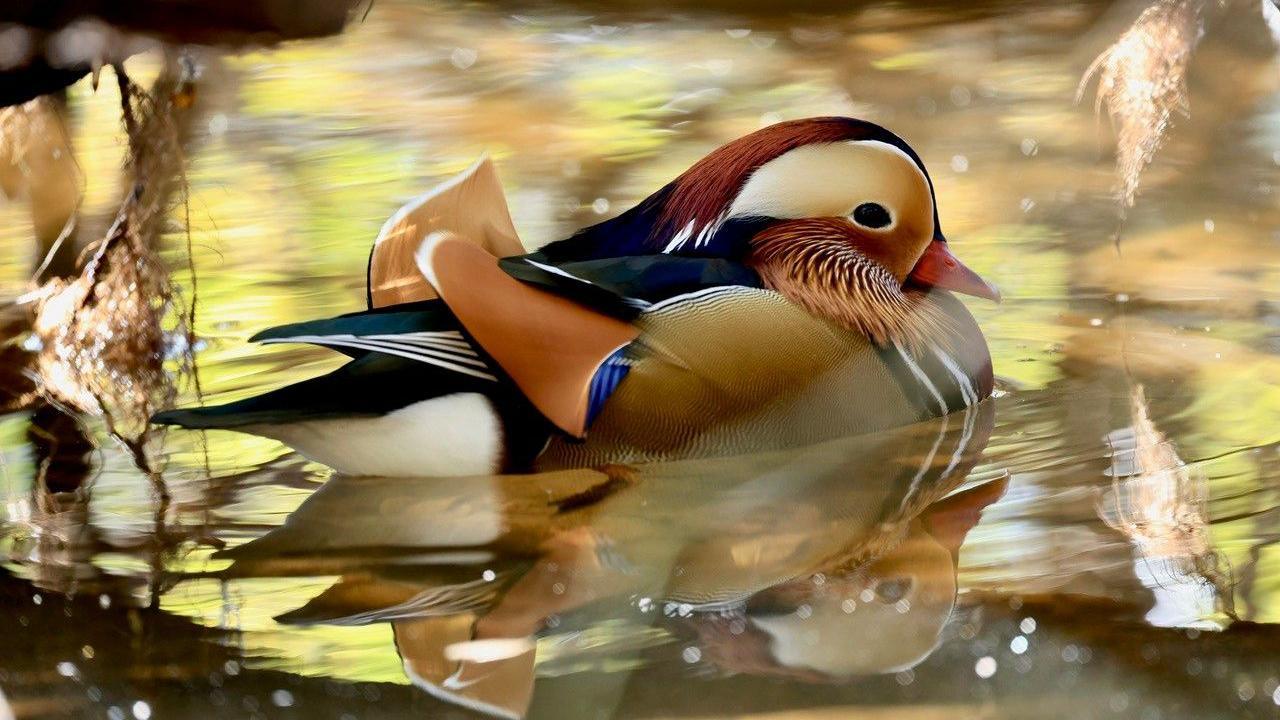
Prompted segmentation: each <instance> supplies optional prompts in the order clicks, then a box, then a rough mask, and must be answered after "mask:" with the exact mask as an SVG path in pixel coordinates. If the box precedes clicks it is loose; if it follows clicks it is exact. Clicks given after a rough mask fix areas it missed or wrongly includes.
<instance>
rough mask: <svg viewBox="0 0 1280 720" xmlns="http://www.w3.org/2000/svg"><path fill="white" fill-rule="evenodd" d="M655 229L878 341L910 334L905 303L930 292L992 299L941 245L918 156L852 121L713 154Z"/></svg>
mask: <svg viewBox="0 0 1280 720" xmlns="http://www.w3.org/2000/svg"><path fill="white" fill-rule="evenodd" d="M717 208H718V209H717ZM677 227H679V228H680V229H679V230H674V229H675V228H677ZM655 228H657V229H658V231H659V232H660V233H663V232H665V233H667V234H670V233H672V232H673V231H674V234H672V235H671V240H670V241H668V243H667V247H666V248H665V250H666V251H667V252H672V253H677V254H686V253H688V254H704V253H706V254H713V255H714V254H721V253H722V252H723V253H724V254H733V255H743V254H745V256H746V257H747V259H748V262H749V263H750V264H751V265H753V266H754V267H755V268H756V269H757V270H758V271H759V272H760V274H761V276H762V277H763V278H764V280H765V282H766V284H768V285H769V286H771V287H773V288H774V289H776V290H778V291H780V292H782V293H783V294H785V295H787V296H788V297H790V298H791V299H792V300H794V301H796V302H799V303H800V304H802V305H804V306H806V307H807V308H809V309H810V310H811V311H812V312H815V313H816V314H818V315H822V316H825V317H828V318H829V319H831V320H834V321H836V322H838V323H840V324H842V325H845V326H848V327H852V328H855V329H858V330H861V331H863V332H865V333H867V334H868V335H869V336H870V337H871V338H872V339H874V340H875V341H877V342H881V343H884V342H888V341H892V340H899V339H907V340H910V339H911V338H910V337H909V336H910V334H911V332H912V328H913V327H918V326H919V324H918V323H913V322H912V321H913V319H914V318H913V317H912V315H914V314H915V313H916V312H917V310H916V309H915V308H916V306H917V305H918V303H914V302H912V299H913V297H915V296H917V295H918V294H919V293H920V292H923V291H927V290H928V289H930V288H941V289H947V290H954V291H957V292H961V293H967V294H970V295H975V296H977V297H983V298H988V299H991V300H997V301H998V300H999V298H1000V295H999V293H998V291H997V290H996V289H995V288H994V287H992V286H991V285H990V284H988V283H987V282H986V281H984V280H983V279H982V278H980V277H979V276H978V275H977V274H976V273H974V272H973V271H972V270H970V269H969V268H967V267H965V265H964V264H963V263H961V262H960V261H959V260H958V259H957V258H956V257H955V256H954V255H953V254H952V253H951V251H950V249H949V248H948V245H947V241H946V237H945V236H944V235H943V234H942V229H941V227H940V224H939V221H938V212H937V207H936V204H935V201H934V191H933V183H932V181H931V180H930V178H929V174H928V171H927V170H926V169H925V167H924V163H923V162H921V160H920V157H919V156H918V155H917V154H916V153H915V151H914V150H912V149H911V147H910V146H909V145H907V143H906V142H905V141H903V140H902V139H901V138H899V137H898V136H897V135H894V134H893V133H891V132H889V131H888V130H885V129H884V128H882V127H880V126H878V125H874V124H872V123H867V122H864V121H860V120H853V119H850V118H813V119H808V120H797V121H792V122H785V123H779V124H777V125H773V126H770V127H767V128H764V129H762V130H759V131H757V132H754V133H752V134H750V135H747V136H746V137H743V138H740V139H738V140H735V141H734V142H731V143H729V144H728V145H725V146H724V147H721V148H720V149H718V150H716V151H715V152H713V153H711V154H710V155H708V156H707V157H706V158H704V159H703V160H701V161H699V162H698V163H697V164H695V165H694V166H693V167H692V168H690V169H689V170H688V171H687V172H685V173H684V174H683V175H681V176H680V177H679V178H678V179H677V180H676V181H675V182H674V183H672V185H671V186H669V197H667V198H666V199H665V202H664V203H663V209H662V217H661V218H660V219H659V221H658V222H657V223H655ZM664 228H665V230H664ZM686 230H687V232H686ZM735 230H739V232H735ZM743 230H745V232H742V231H743ZM717 243H719V244H721V245H722V246H723V247H721V248H717V247H716V245H717ZM730 246H736V247H730ZM904 336H906V337H904Z"/></svg>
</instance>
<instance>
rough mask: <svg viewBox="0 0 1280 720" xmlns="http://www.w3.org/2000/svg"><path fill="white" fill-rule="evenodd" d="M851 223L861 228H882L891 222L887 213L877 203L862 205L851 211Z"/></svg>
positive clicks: (891, 219)
mask: <svg viewBox="0 0 1280 720" xmlns="http://www.w3.org/2000/svg"><path fill="white" fill-rule="evenodd" d="M853 221H854V222H856V223H858V224H859V225H861V226H863V227H869V228H882V227H885V226H887V225H888V224H889V223H891V222H893V218H892V217H890V216H889V211H888V210H885V209H884V206H883V205H880V204H878V203H862V204H861V205H859V206H858V207H856V208H854V209H853Z"/></svg>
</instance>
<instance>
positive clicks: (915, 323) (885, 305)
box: [747, 234, 952, 350]
mask: <svg viewBox="0 0 1280 720" xmlns="http://www.w3.org/2000/svg"><path fill="white" fill-rule="evenodd" d="M797 240H799V239H798V238H793V237H788V236H787V235H785V234H778V235H771V236H767V237H764V238H763V239H762V240H760V241H759V242H757V243H756V244H755V245H754V246H753V247H752V250H751V253H750V254H749V255H748V257H747V264H749V265H750V266H751V267H753V268H754V269H755V270H756V272H758V273H759V274H760V278H761V279H762V280H763V281H764V284H765V286H766V287H768V288H770V289H772V290H775V291H777V292H779V293H781V294H782V295H784V296H786V297H787V298H788V299H790V300H791V301H792V302H796V303H798V304H800V305H801V306H803V307H804V308H805V309H806V310H808V311H809V312H811V313H813V314H814V315H817V316H819V317H823V318H826V319H828V320H831V321H833V322H835V323H836V324H838V325H841V326H843V327H845V328H848V329H850V330H854V331H857V332H860V333H862V334H864V335H866V336H867V338H868V339H870V340H871V341H872V342H874V343H875V344H877V345H880V346H886V345H890V344H892V343H898V344H900V345H903V346H905V347H907V348H910V349H912V350H916V349H919V348H922V347H925V346H926V345H927V344H928V343H929V342H934V343H942V344H950V338H951V335H952V330H951V327H950V326H951V323H950V322H949V321H948V319H947V317H946V315H945V314H943V313H942V312H940V311H939V310H938V309H937V307H936V306H934V305H933V304H932V303H929V302H927V301H926V295H925V293H923V292H917V291H906V290H903V288H902V284H901V283H900V282H899V280H898V279H897V278H895V277H894V276H893V274H892V273H890V272H889V271H888V270H887V269H886V268H885V267H884V266H882V265H880V264H879V263H877V262H875V261H873V260H871V259H870V258H868V257H867V256H865V255H863V254H862V253H860V252H858V250H857V249H855V248H853V247H851V246H850V245H849V244H848V243H847V242H844V241H842V240H840V239H837V238H831V239H823V238H814V237H813V236H806V237H805V238H803V240H800V241H797Z"/></svg>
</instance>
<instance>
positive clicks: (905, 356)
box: [893, 343, 951, 415]
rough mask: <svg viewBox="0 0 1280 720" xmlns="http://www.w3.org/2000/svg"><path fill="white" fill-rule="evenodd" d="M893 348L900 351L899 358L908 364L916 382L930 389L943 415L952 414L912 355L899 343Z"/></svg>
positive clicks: (940, 394)
mask: <svg viewBox="0 0 1280 720" xmlns="http://www.w3.org/2000/svg"><path fill="white" fill-rule="evenodd" d="M893 348H894V349H895V350H897V351H898V356H899V357H901V358H902V362H904V363H906V364H907V367H908V368H910V370H911V374H912V375H914V376H915V378H916V380H918V381H919V382H920V384H921V385H923V386H925V387H926V388H928V390H929V394H931V395H933V399H934V400H937V401H938V407H939V408H941V409H942V414H943V415H946V414H947V413H949V412H951V410H950V409H948V408H947V401H946V400H943V399H942V393H940V392H938V388H937V387H936V386H935V385H934V384H933V381H931V380H930V379H929V376H928V375H926V374H925V372H924V371H923V370H921V369H920V366H919V365H917V364H916V361H915V358H913V357H911V355H910V353H908V352H907V351H906V350H903V349H902V346H901V345H899V344H898V343H894V344H893Z"/></svg>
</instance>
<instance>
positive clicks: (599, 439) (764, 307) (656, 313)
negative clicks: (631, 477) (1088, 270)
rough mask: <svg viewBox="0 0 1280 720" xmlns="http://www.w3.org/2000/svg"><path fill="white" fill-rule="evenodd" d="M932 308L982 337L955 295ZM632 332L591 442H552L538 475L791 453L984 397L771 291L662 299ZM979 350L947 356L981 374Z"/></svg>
mask: <svg viewBox="0 0 1280 720" xmlns="http://www.w3.org/2000/svg"><path fill="white" fill-rule="evenodd" d="M930 302H938V303H939V304H940V305H941V306H942V308H943V309H944V310H945V311H947V312H948V314H949V315H955V313H956V311H957V309H958V312H959V313H961V314H962V315H963V316H962V317H959V318H957V321H958V322H960V323H962V324H963V323H965V322H966V321H967V324H968V325H969V326H972V329H973V330H974V331H976V330H977V328H976V326H974V325H973V321H972V318H970V317H969V316H968V314H967V312H965V311H964V309H963V306H961V305H960V304H959V303H958V302H956V301H955V300H954V299H953V298H950V297H949V296H945V295H940V296H939V297H938V298H937V299H936V300H934V299H931V300H930ZM636 324H637V325H639V326H640V329H641V335H640V337H639V339H638V340H637V341H636V342H634V343H633V344H632V345H631V346H630V347H629V348H628V349H627V351H626V356H625V357H624V358H623V362H625V363H627V364H629V366H630V367H629V371H628V374H627V376H626V379H625V380H624V381H623V382H621V383H620V384H619V386H618V388H617V389H616V390H615V391H614V392H613V394H612V396H610V397H609V399H608V401H607V403H606V404H605V405H604V407H603V409H602V410H601V411H600V413H599V415H598V416H597V417H596V418H595V420H594V422H593V423H592V424H591V427H590V431H589V433H588V434H587V437H586V439H585V440H584V441H574V440H571V439H568V438H562V437H557V438H554V439H553V440H552V441H551V443H550V444H549V446H548V447H547V449H546V451H545V452H544V453H543V454H542V455H541V456H540V458H539V460H538V465H539V466H540V467H543V468H555V467H572V466H583V465H595V464H601V463H616V462H637V461H646V460H661V459H668V458H673V457H697V456H719V455H732V454H738V453H743V452H748V451H760V450H767V449H770V448H784V447H794V446H797V445H805V444H811V443H815V442H821V441H823V440H827V439H830V438H835V437H842V436H848V435H856V434H860V433H866V432H874V431H877V430H883V429H886V428H890V427H897V426H900V425H905V424H908V423H912V422H916V421H918V420H921V419H923V418H925V417H930V416H936V415H939V414H944V412H943V411H944V410H948V411H949V410H957V409H961V408H962V407H964V406H965V405H968V404H971V403H972V402H976V401H977V400H980V399H982V398H983V397H985V396H986V394H988V393H989V390H988V391H987V393H981V390H980V389H977V385H979V384H980V383H978V382H974V383H973V385H974V388H970V389H969V391H965V389H963V388H961V387H959V384H960V383H958V382H957V381H956V380H954V379H953V380H952V383H954V384H956V387H955V388H954V391H949V390H948V389H947V388H946V387H941V388H939V387H935V388H934V389H933V390H930V388H929V387H925V386H922V384H921V378H920V375H924V376H925V377H924V379H925V380H926V381H928V380H929V375H930V374H931V373H930V367H931V366H930V365H929V364H927V363H924V362H922V361H919V360H916V359H913V358H912V357H911V356H910V355H909V354H906V353H905V351H902V350H900V349H899V348H897V347H896V346H891V347H889V348H879V347H877V346H875V345H874V344H872V343H871V342H870V341H869V340H867V338H866V337H865V336H864V335H862V334H861V333H857V332H854V331H850V330H846V329H843V328H840V327H838V326H836V325H834V324H832V323H829V322H827V321H825V320H822V319H819V318H817V317H814V316H813V315H811V314H809V313H808V312H806V311H805V310H804V309H803V308H801V307H799V306H797V305H795V304H794V303H791V302H789V301H788V300H786V299H785V298H783V297H782V296H781V295H779V294H777V293H775V292H772V291H769V290H761V289H757V288H745V287H724V288H715V289H712V290H709V291H705V292H702V293H699V294H695V295H693V296H689V297H683V298H679V299H677V300H674V301H672V302H669V303H660V304H658V305H656V306H654V307H653V308H651V309H650V310H648V311H647V312H645V313H644V314H643V315H641V316H640V318H638V319H637V320H636ZM977 337H978V339H979V341H981V334H978V336H977ZM980 344H981V345H982V347H981V353H980V356H981V357H978V358H976V359H973V360H971V361H969V362H965V361H964V360H958V359H953V358H951V357H950V356H948V358H947V359H948V360H951V361H952V362H953V363H955V364H956V365H958V366H968V365H975V366H977V367H975V368H974V369H973V371H972V372H973V374H975V375H976V374H980V371H981V365H982V360H983V358H986V349H985V343H980ZM930 359H931V360H932V359H933V358H930ZM985 362H986V367H987V368H989V366H990V360H989V358H987V359H986V361H985ZM937 366H938V367H941V368H942V369H941V371H938V370H936V369H935V370H934V372H933V373H932V374H934V375H938V374H942V375H943V377H941V378H939V379H937V380H936V382H934V383H930V384H931V385H939V386H941V385H945V384H946V383H945V381H946V380H947V378H946V377H945V376H946V375H949V374H950V373H949V371H948V370H946V368H945V361H942V360H938V362H937ZM962 370H963V371H964V372H969V369H968V368H967V367H962ZM988 372H989V369H988ZM980 393H981V394H980ZM935 394H936V395H938V396H939V397H938V398H937V399H935V398H934V397H933V396H934V395H935ZM948 398H950V399H951V404H950V406H948V405H947V403H946V400H947V399H948ZM939 401H940V402H941V404H939Z"/></svg>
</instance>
